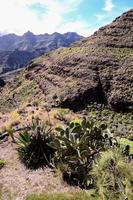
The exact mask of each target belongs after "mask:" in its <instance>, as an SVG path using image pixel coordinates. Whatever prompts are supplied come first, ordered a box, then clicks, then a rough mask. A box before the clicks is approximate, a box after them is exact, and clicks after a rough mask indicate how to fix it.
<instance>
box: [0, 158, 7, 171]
mask: <svg viewBox="0 0 133 200" xmlns="http://www.w3.org/2000/svg"><path fill="white" fill-rule="evenodd" d="M5 164H6V162H5V161H4V160H1V159H0V169H2V168H3V167H4V166H5Z"/></svg>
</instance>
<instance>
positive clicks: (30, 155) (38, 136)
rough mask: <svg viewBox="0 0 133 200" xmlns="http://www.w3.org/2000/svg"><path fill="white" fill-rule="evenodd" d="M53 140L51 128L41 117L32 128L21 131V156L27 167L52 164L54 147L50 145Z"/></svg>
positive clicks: (33, 167)
mask: <svg viewBox="0 0 133 200" xmlns="http://www.w3.org/2000/svg"><path fill="white" fill-rule="evenodd" d="M51 141H52V135H51V128H50V127H49V126H48V125H47V124H45V123H43V122H41V121H40V120H39V119H35V120H34V121H33V122H32V124H31V126H30V130H29V131H24V132H23V133H21V134H20V137H19V141H18V145H19V146H18V153H19V157H20V159H21V161H22V162H23V163H24V164H25V165H26V167H28V168H32V169H36V168H38V167H42V166H44V165H49V166H51V165H52V164H51V159H52V157H53V155H54V149H53V148H52V147H50V146H49V143H50V142H51Z"/></svg>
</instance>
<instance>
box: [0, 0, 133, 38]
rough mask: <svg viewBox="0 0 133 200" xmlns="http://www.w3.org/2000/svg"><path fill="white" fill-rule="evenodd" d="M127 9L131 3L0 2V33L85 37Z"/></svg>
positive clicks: (96, 0) (126, 0)
mask: <svg viewBox="0 0 133 200" xmlns="http://www.w3.org/2000/svg"><path fill="white" fill-rule="evenodd" d="M131 8H133V0H0V33H11V32H13V33H16V34H23V33H24V32H26V31H28V30H30V31H32V32H33V33H35V34H40V33H53V32H60V33H64V32H68V31H74V32H77V33H79V34H81V35H84V36H88V35H90V34H92V33H93V32H94V31H95V30H96V29H98V28H99V27H100V26H103V25H105V24H108V23H110V22H111V21H112V20H113V19H114V18H115V17H117V16H119V15H120V14H121V13H123V12H124V11H127V10H129V9H131Z"/></svg>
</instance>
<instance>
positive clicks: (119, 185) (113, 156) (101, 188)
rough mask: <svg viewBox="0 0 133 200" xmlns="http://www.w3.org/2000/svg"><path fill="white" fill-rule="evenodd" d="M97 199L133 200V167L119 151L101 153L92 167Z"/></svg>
mask: <svg viewBox="0 0 133 200" xmlns="http://www.w3.org/2000/svg"><path fill="white" fill-rule="evenodd" d="M92 177H93V178H94V180H95V184H96V188H97V192H98V196H99V199H104V200H109V199H119V200H121V199H133V193H132V188H133V166H132V164H131V163H129V162H128V161H127V159H125V158H124V157H123V155H122V152H121V150H120V149H114V150H108V151H106V152H102V153H101V155H100V158H98V159H96V160H95V162H94V164H93V167H92Z"/></svg>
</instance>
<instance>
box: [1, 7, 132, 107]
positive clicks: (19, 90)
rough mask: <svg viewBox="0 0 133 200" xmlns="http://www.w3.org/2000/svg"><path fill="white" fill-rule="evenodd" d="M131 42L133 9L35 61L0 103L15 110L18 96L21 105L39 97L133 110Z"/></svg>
mask: <svg viewBox="0 0 133 200" xmlns="http://www.w3.org/2000/svg"><path fill="white" fill-rule="evenodd" d="M132 47H133V9H131V10H129V11H128V12H125V13H123V14H122V15H121V16H120V17H117V18H116V19H115V20H114V21H113V22H112V23H111V24H109V25H107V26H104V27H102V28H100V29H99V30H98V31H96V32H95V33H94V34H93V35H92V36H90V37H88V38H84V39H82V40H80V41H79V42H77V43H75V44H73V45H72V46H71V47H69V48H59V49H58V50H56V51H53V52H51V53H48V54H46V55H43V56H41V57H39V58H36V59H35V60H33V61H32V62H31V63H30V64H29V65H28V66H27V67H26V69H25V70H24V71H22V72H21V74H20V75H18V76H17V78H14V79H13V80H12V81H10V82H7V83H6V86H4V88H3V89H1V98H0V106H1V108H2V106H3V105H4V106H5V105H6V106H7V108H10V109H11V107H12V106H13V105H12V101H10V102H9V101H8V99H10V100H11V99H12V96H13V97H14V99H15V101H16V102H17V104H18V105H20V104H22V103H23V102H25V101H31V102H32V101H33V100H35V99H37V100H38V101H39V102H47V103H48V104H49V105H51V106H60V107H63V108H70V109H72V110H74V111H77V110H80V109H83V108H85V107H86V106H87V105H88V104H89V103H91V102H97V103H103V104H106V105H108V106H109V107H110V108H111V109H114V110H116V111H133V48H132ZM3 96H4V97H3ZM4 108H5V107H4Z"/></svg>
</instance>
